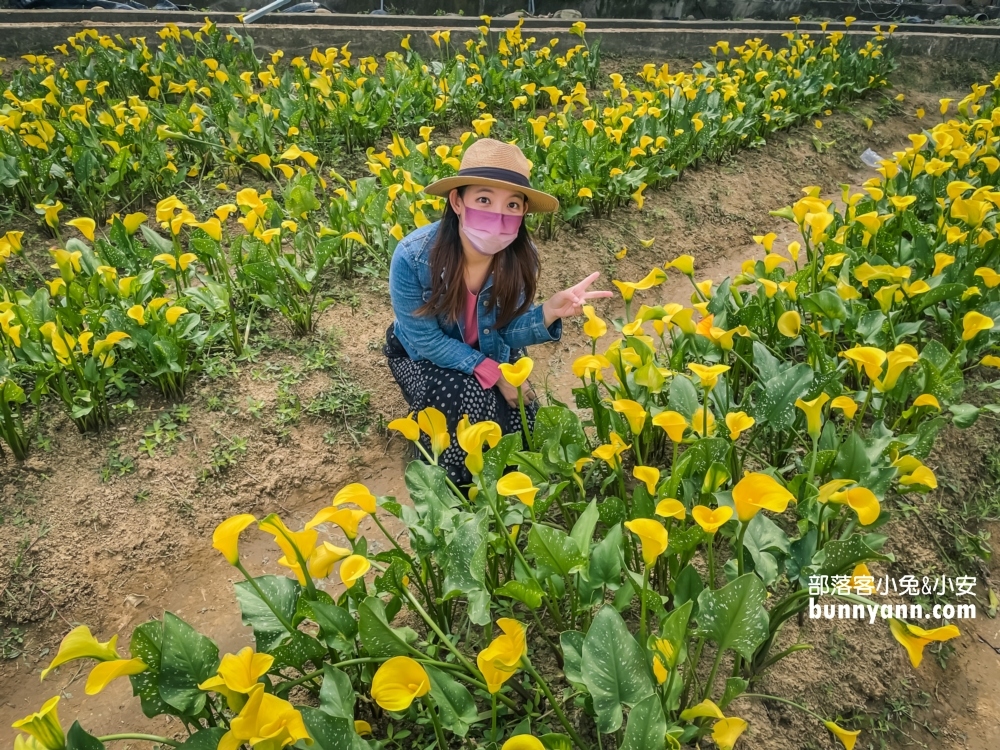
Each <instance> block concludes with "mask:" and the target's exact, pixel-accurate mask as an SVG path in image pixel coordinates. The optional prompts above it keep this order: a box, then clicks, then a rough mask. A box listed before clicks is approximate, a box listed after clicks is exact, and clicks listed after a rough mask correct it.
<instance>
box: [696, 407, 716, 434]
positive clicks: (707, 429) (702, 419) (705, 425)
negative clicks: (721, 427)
mask: <svg viewBox="0 0 1000 750" xmlns="http://www.w3.org/2000/svg"><path fill="white" fill-rule="evenodd" d="M691 431H692V432H694V433H695V434H696V435H700V436H701V437H705V436H706V435H714V434H715V414H714V413H713V412H712V410H711V409H708V410H707V411H706V409H705V408H704V407H703V406H699V407H698V408H697V409H696V410H695V412H694V415H693V416H692V417H691Z"/></svg>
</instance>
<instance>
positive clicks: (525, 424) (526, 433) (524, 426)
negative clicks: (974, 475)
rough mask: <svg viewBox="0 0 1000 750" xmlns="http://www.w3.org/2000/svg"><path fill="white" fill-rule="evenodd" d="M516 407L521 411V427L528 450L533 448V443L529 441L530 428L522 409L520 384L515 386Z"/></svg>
mask: <svg viewBox="0 0 1000 750" xmlns="http://www.w3.org/2000/svg"><path fill="white" fill-rule="evenodd" d="M517 408H518V409H520V411H521V429H522V430H523V431H524V440H525V442H526V443H527V444H528V450H529V451H533V450H535V445H534V443H533V442H532V441H531V430H530V429H529V427H528V416H527V414H526V413H525V411H524V394H523V393H522V391H521V386H518V387H517Z"/></svg>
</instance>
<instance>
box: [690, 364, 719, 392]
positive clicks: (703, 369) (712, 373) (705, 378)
mask: <svg viewBox="0 0 1000 750" xmlns="http://www.w3.org/2000/svg"><path fill="white" fill-rule="evenodd" d="M688 369H689V370H690V371H691V372H693V373H694V374H695V375H696V376H697V377H698V380H699V381H700V382H701V387H702V388H704V389H705V390H708V391H710V390H712V389H713V388H715V386H716V384H717V383H718V382H719V376H720V375H722V374H723V373H724V372H728V371H729V365H702V364H698V363H697V362H692V363H690V364H689V365H688Z"/></svg>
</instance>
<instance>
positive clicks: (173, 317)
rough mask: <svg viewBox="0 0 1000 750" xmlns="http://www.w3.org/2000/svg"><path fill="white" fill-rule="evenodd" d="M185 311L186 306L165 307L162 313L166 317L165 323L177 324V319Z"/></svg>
mask: <svg viewBox="0 0 1000 750" xmlns="http://www.w3.org/2000/svg"><path fill="white" fill-rule="evenodd" d="M186 312H187V308H186V307H181V306H180V305H173V306H171V307H168V308H167V311H166V312H165V313H164V314H163V317H164V318H166V321H167V323H169V324H170V325H177V321H178V320H179V319H180V317H181V315H184V314H185V313H186Z"/></svg>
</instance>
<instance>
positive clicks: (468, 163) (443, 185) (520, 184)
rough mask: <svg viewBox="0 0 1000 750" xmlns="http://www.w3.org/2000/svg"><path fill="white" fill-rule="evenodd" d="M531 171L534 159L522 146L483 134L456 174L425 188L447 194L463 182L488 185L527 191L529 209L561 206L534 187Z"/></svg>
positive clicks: (429, 191) (542, 209) (427, 190)
mask: <svg viewBox="0 0 1000 750" xmlns="http://www.w3.org/2000/svg"><path fill="white" fill-rule="evenodd" d="M529 174H531V163H530V162H529V161H528V159H527V158H526V157H525V155H524V154H523V153H522V152H521V149H519V148H518V147H517V146H514V145H512V144H510V143H504V142H503V141H497V140H494V139H493V138H481V139H480V140H478V141H476V142H475V143H473V144H472V145H471V146H469V147H468V148H467V149H466V150H465V153H464V154H462V165H461V167H460V168H459V170H458V174H457V175H454V176H453V177H445V178H444V179H441V180H438V181H437V182H434V183H432V184H430V185H428V186H427V187H425V188H424V192H425V193H429V194H430V195H441V196H447V195H448V193H449V192H451V190H452V188H458V187H462V186H463V185H489V186H490V187H499V188H506V189H508V190H518V191H520V192H522V193H524V194H525V195H526V196H527V197H528V212H529V213H532V212H536V211H539V212H542V213H551V212H553V211H555V210H556V209H558V208H559V200H558V199H557V198H556V197H555V196H552V195H549V194H548V193H543V192H542V191H541V190H535V189H534V188H532V187H531V183H530V182H529V181H528V175H529Z"/></svg>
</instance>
